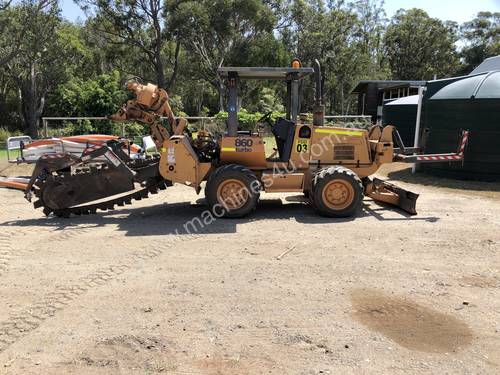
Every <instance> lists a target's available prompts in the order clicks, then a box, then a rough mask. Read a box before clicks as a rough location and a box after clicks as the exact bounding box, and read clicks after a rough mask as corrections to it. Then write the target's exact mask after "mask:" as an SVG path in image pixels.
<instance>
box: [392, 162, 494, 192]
mask: <svg viewBox="0 0 500 375" xmlns="http://www.w3.org/2000/svg"><path fill="white" fill-rule="evenodd" d="M387 177H388V178H389V179H391V180H398V181H403V182H408V183H411V184H420V185H424V186H435V187H444V188H449V189H459V190H473V191H485V192H494V193H495V192H496V193H499V192H500V182H485V181H472V180H454V179H450V178H444V177H439V176H433V175H430V174H426V173H423V172H417V173H415V174H412V173H411V167H408V168H405V169H401V170H396V171H392V172H389V173H388V174H387Z"/></svg>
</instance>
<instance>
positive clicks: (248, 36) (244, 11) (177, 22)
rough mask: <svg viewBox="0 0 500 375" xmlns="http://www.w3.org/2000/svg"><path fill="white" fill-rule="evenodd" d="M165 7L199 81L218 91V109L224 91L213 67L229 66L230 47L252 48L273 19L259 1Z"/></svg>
mask: <svg viewBox="0 0 500 375" xmlns="http://www.w3.org/2000/svg"><path fill="white" fill-rule="evenodd" d="M169 4H170V11H169V18H168V20H169V21H168V23H169V25H170V27H171V29H170V30H171V32H172V33H173V34H174V35H177V36H178V37H179V38H182V40H183V45H184V47H185V48H186V49H187V51H188V52H189V53H191V54H192V55H193V56H194V57H195V58H196V60H197V63H198V65H199V67H200V70H201V71H200V72H199V75H200V78H201V79H204V80H206V81H207V82H209V83H210V84H211V85H213V87H214V88H216V90H217V91H218V93H219V108H220V109H221V110H222V109H223V108H224V100H223V97H224V91H225V88H224V85H223V82H222V81H221V79H220V78H219V77H218V75H217V68H218V67H220V66H222V65H223V64H226V63H229V61H228V60H229V58H230V55H231V52H232V51H234V48H238V49H245V48H247V46H248V45H251V44H253V45H254V46H256V45H257V42H256V41H257V40H259V38H261V37H263V36H264V35H266V34H269V33H272V31H273V27H274V24H275V22H276V18H275V17H274V15H273V13H272V12H271V9H270V8H269V7H268V6H266V4H265V3H263V2H262V1H259V0H200V1H190V0H188V1H185V0H173V1H172V2H170V3H169ZM268 52H272V50H270V51H269V50H268ZM249 63H250V62H249Z"/></svg>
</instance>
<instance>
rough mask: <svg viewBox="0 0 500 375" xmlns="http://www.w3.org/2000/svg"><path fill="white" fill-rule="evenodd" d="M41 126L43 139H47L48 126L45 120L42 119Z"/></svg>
mask: <svg viewBox="0 0 500 375" xmlns="http://www.w3.org/2000/svg"><path fill="white" fill-rule="evenodd" d="M42 125H43V137H44V138H49V124H48V121H47V119H45V118H42Z"/></svg>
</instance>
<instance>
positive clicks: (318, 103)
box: [313, 59, 325, 126]
mask: <svg viewBox="0 0 500 375" xmlns="http://www.w3.org/2000/svg"><path fill="white" fill-rule="evenodd" d="M314 79H315V81H316V93H315V95H314V115H313V125H315V126H323V125H324V124H325V106H324V105H323V87H322V86H323V82H322V77H321V65H320V63H319V61H318V59H316V60H314Z"/></svg>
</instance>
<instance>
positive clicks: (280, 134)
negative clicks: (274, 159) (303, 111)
mask: <svg viewBox="0 0 500 375" xmlns="http://www.w3.org/2000/svg"><path fill="white" fill-rule="evenodd" d="M272 132H273V135H274V138H275V139H276V146H277V147H278V154H279V157H280V158H279V160H280V161H284V162H286V161H288V160H290V155H291V153H292V146H293V136H294V133H295V123H294V122H292V121H289V120H286V119H284V118H282V117H280V118H278V119H277V120H276V123H275V124H274V126H273V128H272Z"/></svg>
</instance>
